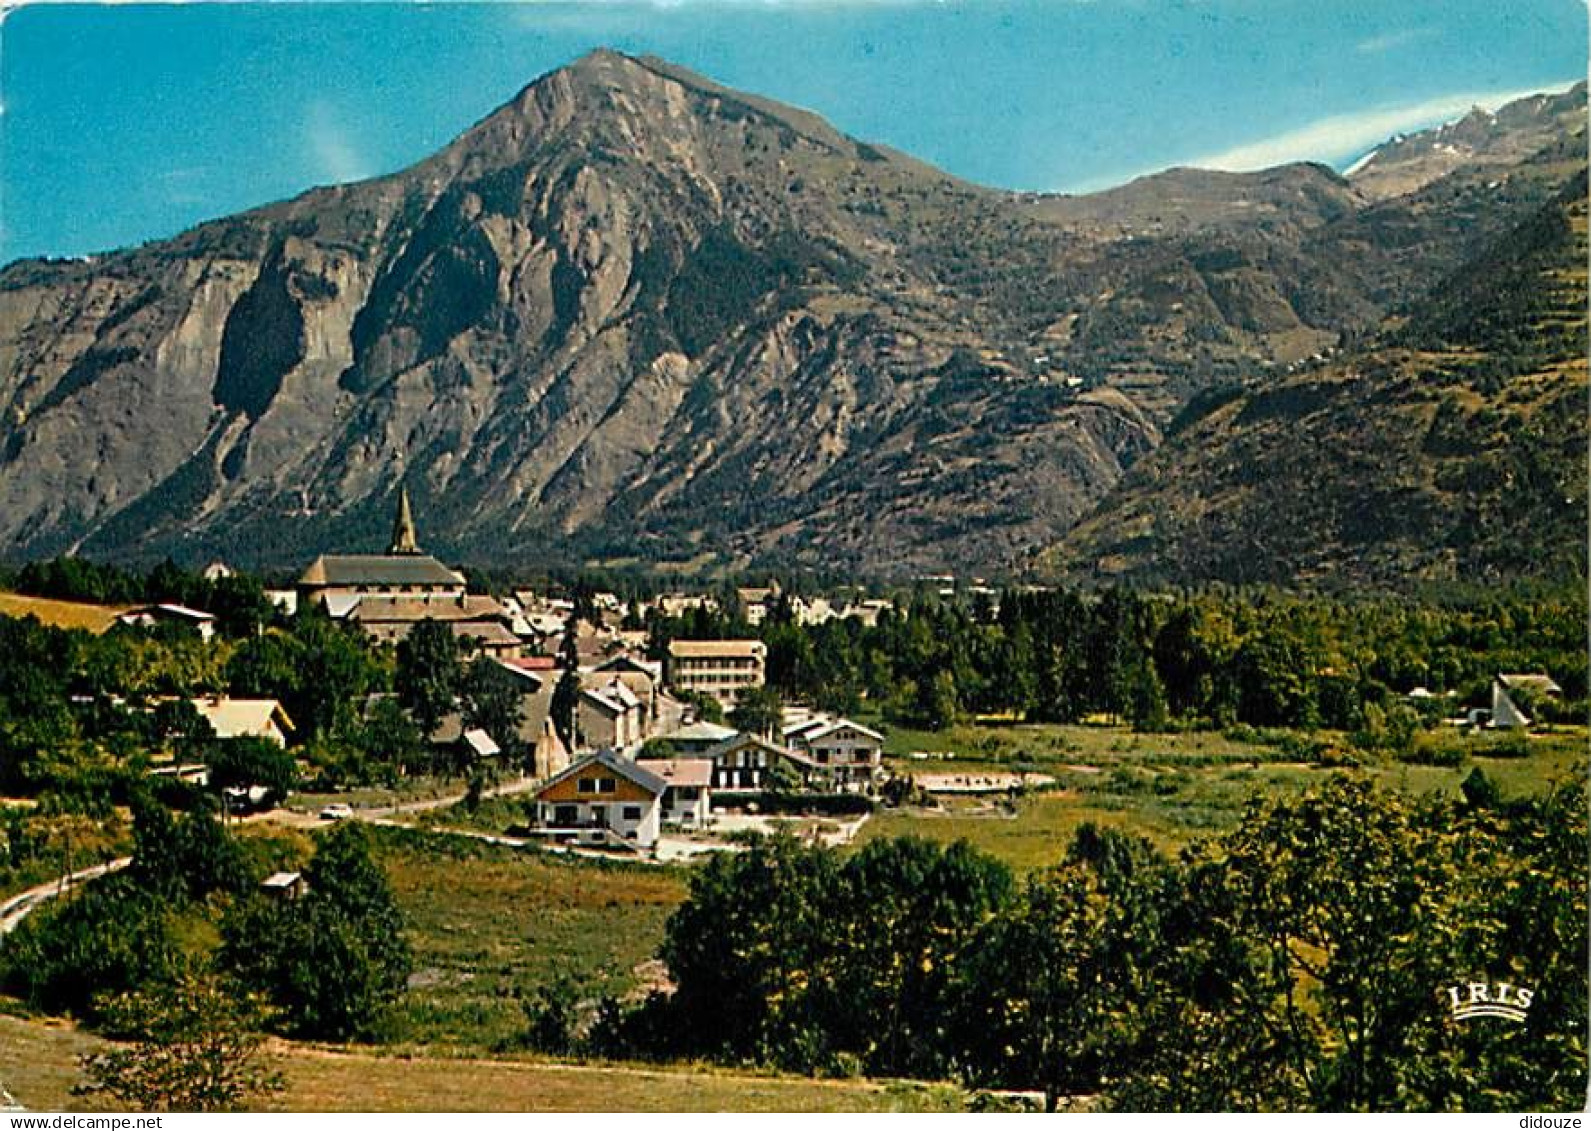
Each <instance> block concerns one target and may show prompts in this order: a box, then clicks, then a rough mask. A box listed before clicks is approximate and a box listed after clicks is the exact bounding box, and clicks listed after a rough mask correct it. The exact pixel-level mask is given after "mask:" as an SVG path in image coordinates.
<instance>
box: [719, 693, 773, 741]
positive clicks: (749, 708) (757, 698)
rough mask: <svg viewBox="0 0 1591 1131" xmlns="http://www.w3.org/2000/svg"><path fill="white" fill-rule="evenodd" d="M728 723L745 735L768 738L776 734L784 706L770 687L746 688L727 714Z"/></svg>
mask: <svg viewBox="0 0 1591 1131" xmlns="http://www.w3.org/2000/svg"><path fill="white" fill-rule="evenodd" d="M729 721H730V723H732V724H733V725H734V726H735V727H736V728H737V729H739V730H742V731H744V732H746V733H747V734H755V735H757V736H759V737H761V738H768V737H770V736H772V735H774V734H776V733H777V732H778V730H779V726H780V724H781V723H782V722H783V721H784V704H783V703H782V702H781V701H780V699H779V693H778V692H777V691H775V690H774V689H773V688H771V687H748V688H745V689H744V690H743V691H741V693H740V698H739V699H738V700H737V701H736V702H735V706H734V709H733V710H731V711H730V712H729Z"/></svg>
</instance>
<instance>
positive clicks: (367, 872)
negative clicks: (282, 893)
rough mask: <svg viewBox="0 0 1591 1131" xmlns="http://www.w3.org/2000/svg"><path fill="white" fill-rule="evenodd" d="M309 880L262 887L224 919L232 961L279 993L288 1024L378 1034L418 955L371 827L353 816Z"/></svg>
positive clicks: (262, 988) (298, 1030)
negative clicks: (295, 889) (275, 889)
mask: <svg viewBox="0 0 1591 1131" xmlns="http://www.w3.org/2000/svg"><path fill="white" fill-rule="evenodd" d="M305 881H306V883H307V884H308V887H309V893H308V894H307V895H305V896H304V897H303V898H301V899H298V900H294V901H291V902H283V901H279V900H271V899H267V898H264V897H259V896H256V897H255V898H254V899H252V900H250V901H249V902H247V903H246V904H244V905H242V906H240V907H239V908H237V909H236V910H235V911H234V913H233V914H231V915H230V916H229V917H228V918H227V920H226V922H225V923H224V924H223V931H222V933H223V940H224V941H223V947H222V959H223V962H224V964H225V965H226V967H227V968H228V969H230V970H233V971H235V972H236V973H237V975H238V977H239V978H240V979H241V980H242V981H243V982H244V983H245V984H246V985H248V986H249V987H251V988H253V989H255V990H258V991H259V992H261V993H264V994H266V995H268V996H269V997H270V999H271V1000H272V1001H273V1002H274V1003H275V1004H276V1005H277V1006H278V1007H279V1008H280V1010H281V1017H282V1023H283V1024H284V1025H285V1026H286V1028H287V1030H288V1031H289V1032H291V1033H294V1034H296V1035H299V1036H306V1037H315V1038H320V1039H326V1040H348V1039H352V1038H365V1037H369V1036H371V1035H373V1034H374V1033H375V1031H376V1028H377V1026H378V1024H379V1022H380V1020H381V1018H382V1016H383V1015H384V1013H385V1011H386V1010H387V1009H388V1008H389V1007H390V1006H391V1005H392V1004H393V1002H395V1001H396V1000H397V999H398V997H399V995H401V994H402V992H403V988H404V986H405V984H406V983H407V980H408V976H409V971H410V967H411V964H412V958H411V955H410V952H409V947H408V943H407V942H406V941H405V939H404V935H403V917H402V915H401V913H400V912H399V910H398V907H397V903H396V902H395V901H394V899H393V897H392V891H391V888H390V887H389V886H388V884H387V880H386V876H385V875H384V874H383V873H382V872H381V869H380V867H379V866H378V865H377V864H376V862H375V861H374V860H373V859H372V857H371V855H370V844H369V838H368V835H367V834H366V833H365V831H364V829H363V828H361V827H360V826H359V825H357V824H355V823H353V822H345V823H344V824H341V825H338V826H336V827H335V828H334V829H333V830H332V831H331V832H330V833H328V834H327V835H326V838H325V839H324V840H323V841H322V842H321V844H320V847H319V848H318V849H317V850H316V853H315V857H314V859H313V860H312V861H311V862H310V865H309V868H308V869H307V870H306V872H305Z"/></svg>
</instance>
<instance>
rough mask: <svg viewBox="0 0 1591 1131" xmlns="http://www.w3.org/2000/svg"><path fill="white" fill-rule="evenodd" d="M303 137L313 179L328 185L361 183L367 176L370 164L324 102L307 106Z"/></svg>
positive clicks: (316, 102)
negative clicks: (312, 163)
mask: <svg viewBox="0 0 1591 1131" xmlns="http://www.w3.org/2000/svg"><path fill="white" fill-rule="evenodd" d="M304 137H305V141H306V142H307V143H308V145H309V151H310V156H311V158H312V159H313V160H314V163H315V175H316V176H317V177H319V178H320V179H321V180H322V181H323V182H325V183H327V184H344V183H346V182H348V181H362V180H364V179H365V178H366V177H368V176H370V175H371V174H370V164H369V162H367V161H366V160H365V158H364V157H363V156H362V155H361V154H360V153H359V150H358V148H357V147H356V146H355V144H354V142H353V139H352V138H351V137H349V135H348V131H347V130H345V129H344V128H343V126H342V123H341V122H339V121H338V120H337V115H336V113H335V112H334V111H333V110H332V108H331V107H330V106H329V105H327V104H326V103H325V102H321V101H318V100H317V101H315V102H311V103H310V104H309V112H308V114H307V116H306V120H305V123H304Z"/></svg>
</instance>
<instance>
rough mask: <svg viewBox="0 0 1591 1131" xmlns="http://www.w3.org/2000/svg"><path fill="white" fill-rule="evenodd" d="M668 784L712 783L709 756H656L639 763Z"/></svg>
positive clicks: (707, 784)
mask: <svg viewBox="0 0 1591 1131" xmlns="http://www.w3.org/2000/svg"><path fill="white" fill-rule="evenodd" d="M640 764H641V766H642V767H644V768H645V769H648V770H650V771H652V773H654V774H656V775H658V776H659V777H660V778H662V779H663V780H664V781H665V782H667V783H668V784H669V785H680V786H709V785H712V784H713V760H712V759H711V758H658V759H656V760H648V761H645V762H642V763H640Z"/></svg>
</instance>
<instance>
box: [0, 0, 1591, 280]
mask: <svg viewBox="0 0 1591 1131" xmlns="http://www.w3.org/2000/svg"><path fill="white" fill-rule="evenodd" d="M8 2H9V0H0V8H3V7H4V6H5V5H6V4H7V3H8ZM1586 25H1587V9H1586V7H1585V4H1584V3H1583V2H1582V0H1439V2H1430V0H1421V2H1413V0H1382V2H1369V0H1356V2H1345V0H1182V2H1177V0H977V2H970V3H969V2H963V3H956V2H952V0H639V2H631V0H573V2H551V0H530V2H524V3H517V4H510V3H500V4H493V3H481V4H440V3H427V4H386V3H354V4H309V3H294V4H252V3H231V4H171V5H159V6H145V5H134V4H113V5H89V4H56V5H38V6H27V7H21V8H12V9H11V10H10V11H7V12H5V17H4V21H3V23H0V106H3V110H0V262H5V261H9V260H11V259H13V258H16V257H19V256H23V255H41V254H52V255H71V254H82V253H86V252H91V251H99V250H104V249H107V248H111V247H117V246H125V245H128V244H133V243H137V242H140V241H143V240H147V239H154V238H160V237H164V236H169V235H172V234H174V233H175V232H177V231H180V230H181V229H183V228H185V227H188V226H190V225H192V224H194V223H197V222H199V221H201V220H204V219H207V218H211V217H214V216H219V215H224V214H226V213H229V212H233V211H237V210H240V209H243V208H247V207H251V206H254V205H258V204H263V203H266V202H268V201H271V200H275V199H280V198H283V197H286V196H291V195H294V194H296V193H298V192H300V191H302V190H304V189H306V188H308V187H310V186H312V185H315V184H325V183H329V182H333V181H341V180H350V179H356V178H359V177H364V176H371V175H375V174H379V173H384V172H389V171H392V170H394V169H398V168H401V167H403V166H404V165H407V164H409V163H411V162H413V161H415V160H418V159H419V158H421V157H423V156H424V155H426V154H427V153H429V152H431V151H432V150H434V149H436V148H437V147H439V146H441V145H442V144H444V143H445V142H447V141H448V140H449V139H450V138H452V137H453V136H454V135H456V134H457V133H458V132H459V131H460V130H462V129H464V128H466V127H468V126H469V125H470V124H471V123H472V122H475V121H477V120H479V119H480V118H481V117H483V116H485V115H486V114H487V113H489V112H490V111H491V110H492V109H493V108H495V107H496V106H498V105H500V104H501V103H503V102H504V101H506V100H507V99H509V98H510V97H512V96H513V94H514V93H515V92H516V91H517V90H518V89H519V88H520V87H522V86H524V85H525V84H526V83H528V82H530V81H531V80H532V79H534V78H535V77H536V76H537V75H539V74H541V73H543V72H545V71H547V70H550V69H552V68H554V67H557V66H559V65H561V64H563V63H565V62H568V61H569V60H570V59H573V58H575V57H576V56H578V55H580V54H582V53H584V52H585V51H587V50H589V49H591V48H592V47H596V46H611V47H616V48H618V49H620V50H624V51H629V52H632V53H642V52H651V53H654V54H658V55H662V56H664V57H666V58H669V59H671V60H673V61H675V62H678V63H681V64H683V65H685V66H688V67H692V68H694V69H696V70H699V71H701V72H703V73H705V74H707V75H709V76H711V77H713V78H715V79H717V80H718V81H720V82H724V83H726V84H728V85H731V86H737V87H742V88H745V89H749V90H754V91H757V92H759V93H763V94H767V95H770V96H772V97H775V98H779V99H783V100H785V101H789V102H793V103H796V104H798V105H802V106H806V107H808V108H810V109H813V110H816V111H818V112H819V113H822V114H823V115H825V116H826V117H828V118H829V119H830V120H831V121H833V122H834V123H835V124H836V125H838V126H839V127H840V128H841V129H844V130H845V131H847V132H848V133H851V134H854V135H857V136H859V137H862V138H865V139H868V140H873V141H881V142H884V143H887V144H890V145H893V146H895V147H897V148H900V149H903V150H906V151H908V152H910V153H912V154H914V155H916V156H919V157H921V158H923V159H925V160H928V161H930V162H932V163H934V164H936V165H938V166H940V167H942V168H944V169H947V170H949V171H951V172H953V173H956V174H958V175H960V176H963V177H966V178H968V179H970V180H974V181H978V182H980V183H983V184H988V185H995V186H999V187H1005V188H1017V189H1040V190H1055V191H1084V190H1088V189H1093V188H1101V187H1105V186H1108V185H1110V184H1114V183H1119V182H1121V181H1123V180H1126V179H1129V178H1131V177H1132V176H1135V175H1138V174H1141V173H1144V172H1149V171H1153V170H1156V169H1161V168H1165V167H1167V166H1170V165H1177V164H1204V165H1212V166H1216V167H1228V168H1245V167H1247V168H1253V167H1261V166H1263V165H1268V164H1275V163H1279V162H1281V161H1286V160H1296V159H1314V160H1322V161H1327V162H1330V163H1332V164H1335V165H1337V166H1338V167H1342V166H1345V165H1346V164H1348V163H1349V162H1351V161H1352V160H1353V159H1354V158H1356V157H1357V156H1359V155H1360V154H1361V153H1362V152H1363V151H1364V150H1365V149H1367V148H1369V147H1370V146H1371V145H1373V144H1375V142H1376V141H1378V140H1381V139H1382V138H1384V137H1386V136H1388V135H1390V134H1392V133H1395V132H1398V131H1401V130H1407V129H1414V128H1419V127H1421V126H1424V125H1429V124H1433V123H1434V122H1437V121H1440V120H1443V119H1446V118H1448V117H1453V116H1457V115H1458V114H1461V113H1462V112H1463V111H1464V110H1465V109H1466V108H1467V107H1468V106H1469V105H1471V104H1472V103H1476V102H1480V103H1483V104H1495V103H1497V102H1499V101H1501V100H1503V99H1505V98H1507V97H1508V96H1510V95H1515V94H1520V93H1523V92H1527V91H1533V90H1538V89H1544V88H1561V87H1563V86H1565V85H1567V84H1568V83H1570V82H1573V81H1575V80H1577V79H1579V78H1583V77H1584V76H1585V74H1586V66H1587V48H1586V43H1587V26H1586Z"/></svg>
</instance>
